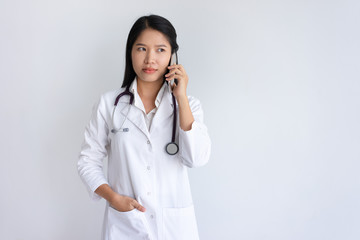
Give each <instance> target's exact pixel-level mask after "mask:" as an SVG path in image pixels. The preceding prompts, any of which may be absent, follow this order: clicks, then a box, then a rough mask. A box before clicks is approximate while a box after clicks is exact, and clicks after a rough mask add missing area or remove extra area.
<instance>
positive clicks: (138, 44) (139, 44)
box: [136, 43, 167, 47]
mask: <svg viewBox="0 0 360 240" xmlns="http://www.w3.org/2000/svg"><path fill="white" fill-rule="evenodd" d="M136 46H146V45H145V44H143V43H137V44H136ZM155 47H167V46H166V45H164V44H159V45H155Z"/></svg>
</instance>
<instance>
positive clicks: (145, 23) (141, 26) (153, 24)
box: [121, 15, 179, 87]
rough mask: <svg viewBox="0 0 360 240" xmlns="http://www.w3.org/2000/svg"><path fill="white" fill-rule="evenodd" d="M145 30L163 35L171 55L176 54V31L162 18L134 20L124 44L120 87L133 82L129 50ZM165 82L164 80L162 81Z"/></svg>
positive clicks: (134, 74) (133, 72) (152, 17)
mask: <svg viewBox="0 0 360 240" xmlns="http://www.w3.org/2000/svg"><path fill="white" fill-rule="evenodd" d="M147 28H152V29H154V30H157V31H159V32H161V33H162V34H164V35H165V36H166V37H167V39H168V41H169V43H170V45H171V53H174V52H177V50H178V49H179V46H178V44H177V42H176V36H177V35H176V31H175V28H174V27H173V25H172V24H171V23H170V22H169V20H167V19H166V18H164V17H161V16H158V15H149V16H143V17H141V18H139V19H138V20H136V22H135V23H134V25H133V26H132V28H131V29H130V32H129V36H128V39H127V43H126V56H125V58H126V63H125V74H124V81H123V83H122V86H121V87H127V86H130V85H131V83H132V81H133V80H134V78H135V76H136V73H135V71H134V68H133V64H132V60H131V50H132V47H133V45H134V43H135V41H136V39H137V38H138V37H139V35H140V34H141V33H142V31H144V30H145V29H147ZM164 81H165V79H164Z"/></svg>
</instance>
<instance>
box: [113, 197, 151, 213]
mask: <svg viewBox="0 0 360 240" xmlns="http://www.w3.org/2000/svg"><path fill="white" fill-rule="evenodd" d="M109 203H110V205H111V207H113V208H114V209H116V210H118V211H119V212H128V211H131V210H133V209H135V208H136V209H137V210H139V211H141V212H145V211H146V209H145V208H144V207H143V206H141V205H140V204H139V203H138V202H137V201H136V200H135V199H133V198H131V197H128V196H122V195H120V194H116V195H115V196H114V197H113V198H112V199H111V201H110V202H109Z"/></svg>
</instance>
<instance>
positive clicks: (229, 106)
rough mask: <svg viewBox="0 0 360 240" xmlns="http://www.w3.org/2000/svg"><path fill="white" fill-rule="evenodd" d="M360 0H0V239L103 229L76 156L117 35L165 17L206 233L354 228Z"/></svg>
mask: <svg viewBox="0 0 360 240" xmlns="http://www.w3.org/2000/svg"><path fill="white" fill-rule="evenodd" d="M359 12H360V2H359V1H356V0H353V1H344V0H338V1H332V0H327V1H325V0H324V1H320V0H316V1H310V0H309V1H308V0H298V1H285V0H277V1H276V0H271V1H269V0H258V1H250V0H249V1H232V2H231V1H225V0H224V1H217V2H215V1H203V2H201V1H198V2H195V1H193V0H186V1H184V0H181V1H165V0H164V1H145V0H144V1H110V0H104V1H100V0H98V1H94V0H86V1H85V0H71V1H70V0H67V1H64V0H63V1H47V0H39V1H26V0H23V1H21V0H5V1H4V0H2V1H0V79H1V87H0V100H1V101H0V111H1V125H0V132H1V140H0V141H1V142H0V143H1V144H0V150H1V158H0V161H1V168H0V191H1V198H0V239H4V240H12V239H16V240H22V239H26V240H42V239H45V240H49V239H50V240H64V239H70V240H72V239H74V240H78V239H86V240H92V239H94V240H95V239H99V237H100V231H101V224H102V218H103V211H104V203H105V202H104V200H101V201H100V202H92V201H91V200H90V198H89V197H88V194H87V192H86V189H85V186H84V185H83V183H82V182H81V180H80V178H79V176H78V174H77V170H76V163H77V159H78V154H79V151H80V146H81V143H82V140H83V134H84V129H85V125H86V124H87V123H88V121H89V120H90V114H91V109H92V106H93V104H94V103H95V102H96V101H97V99H98V98H99V96H100V94H102V93H103V92H105V91H109V90H112V89H116V88H119V87H120V85H121V83H122V78H123V73H124V60H125V43H126V38H127V35H128V32H129V30H130V28H131V26H132V24H133V23H134V22H135V20H136V19H137V18H138V17H140V16H142V15H147V14H150V13H154V14H159V15H162V16H164V17H166V18H168V19H169V20H170V21H171V22H172V23H173V25H174V26H175V28H176V30H177V33H178V43H179V45H180V50H179V59H180V62H181V63H182V64H183V65H184V67H185V69H186V70H187V73H188V75H189V77H190V82H189V85H188V94H189V95H194V96H196V97H197V98H199V99H200V101H201V102H202V104H203V108H204V111H205V123H206V124H207V126H208V128H209V133H210V136H211V139H212V144H213V145H212V155H211V159H210V162H209V163H208V165H206V166H204V167H202V168H197V169H189V174H190V178H191V179H190V180H191V186H192V192H193V199H194V203H195V209H196V215H197V219H198V226H199V231H200V237H201V239H205V240H208V239H209V240H213V239H214V240H215V239H246V240H248V239H249V240H263V239H264V240H283V239H288V240H297V239H299V240H300V239H301V240H302V239H305V240H319V239H326V240H331V239H339V240H347V239H354V240H355V239H360V228H359V226H360V177H359V168H360V163H359V160H360V124H359V123H360V113H359V109H360V82H359V80H360V74H359V71H360V70H359V69H360V61H359V60H360V59H359V57H360V47H359V46H360V45H359V43H360V33H359V26H360V14H359Z"/></svg>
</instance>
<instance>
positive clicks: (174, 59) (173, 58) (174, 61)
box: [169, 52, 178, 86]
mask: <svg viewBox="0 0 360 240" xmlns="http://www.w3.org/2000/svg"><path fill="white" fill-rule="evenodd" d="M174 64H178V56H177V53H176V52H174V53H173V54H172V55H171V59H170V64H169V66H171V65H174ZM174 83H175V85H177V83H178V81H177V79H175V78H174V79H173V80H171V81H170V86H172V85H173V84H174Z"/></svg>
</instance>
